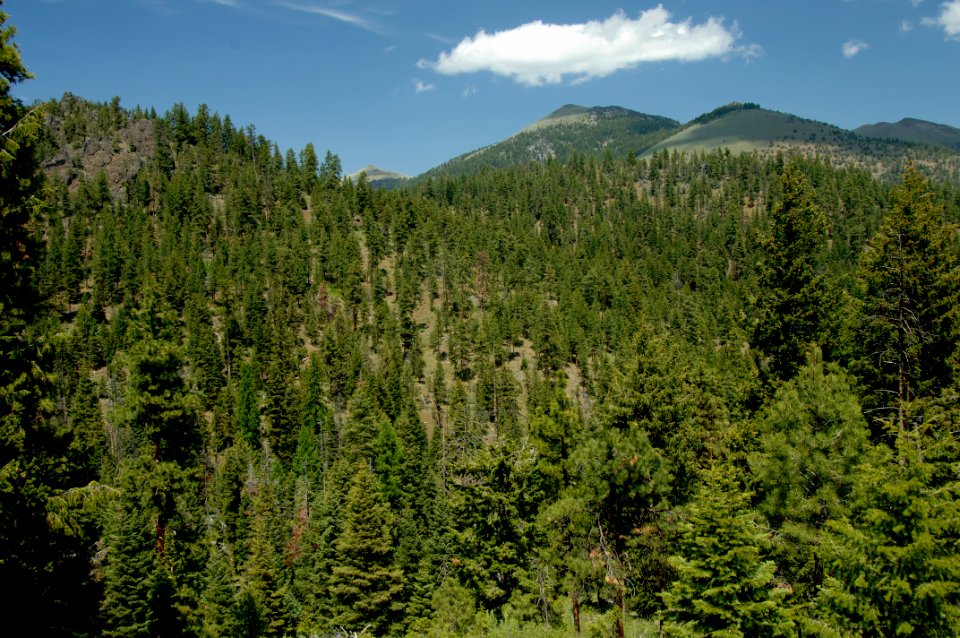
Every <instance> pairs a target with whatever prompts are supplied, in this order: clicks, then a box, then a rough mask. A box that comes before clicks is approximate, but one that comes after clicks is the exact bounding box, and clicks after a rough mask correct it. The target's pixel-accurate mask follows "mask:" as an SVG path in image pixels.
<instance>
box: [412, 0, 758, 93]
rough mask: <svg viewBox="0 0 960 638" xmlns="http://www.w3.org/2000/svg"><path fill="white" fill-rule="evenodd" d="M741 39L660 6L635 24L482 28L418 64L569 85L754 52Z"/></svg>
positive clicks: (620, 19) (718, 25)
mask: <svg viewBox="0 0 960 638" xmlns="http://www.w3.org/2000/svg"><path fill="white" fill-rule="evenodd" d="M739 37H740V32H739V29H738V28H737V26H736V24H734V25H733V26H732V27H730V28H727V27H726V26H725V25H724V24H723V20H722V19H720V18H714V17H711V18H708V19H707V21H706V22H704V23H702V24H691V21H690V19H687V20H684V21H682V22H671V21H670V13H669V12H668V11H667V10H666V9H664V8H663V6H662V5H661V6H658V7H656V8H654V9H650V10H648V11H644V12H642V13H641V14H640V16H639V17H638V18H637V19H636V20H631V19H630V18H628V17H627V16H626V15H625V14H624V13H623V12H622V11H618V12H617V13H614V14H613V15H612V16H610V17H609V18H607V19H606V20H603V21H596V20H592V21H590V22H586V23H583V24H546V23H544V22H541V21H539V20H537V21H535V22H529V23H527V24H523V25H520V26H519V27H516V28H513V29H508V30H506V31H497V32H496V33H492V34H491V33H487V32H486V31H483V30H482V29H481V30H480V31H478V32H477V34H476V35H475V36H473V37H472V38H470V37H467V38H464V39H463V40H462V41H461V42H460V43H459V44H458V45H457V46H456V47H454V48H453V49H452V50H451V51H449V52H447V51H444V52H442V53H440V56H439V57H438V58H437V60H436V61H435V62H431V61H427V60H421V61H420V63H419V66H420V67H421V68H432V69H433V70H435V71H437V72H438V73H443V74H446V75H455V74H459V73H475V72H478V71H490V72H491V73H495V74H497V75H503V76H506V77H511V78H513V79H514V81H516V82H518V83H520V84H526V85H530V86H538V85H542V84H557V83H560V82H563V81H564V78H565V77H566V76H572V77H573V79H574V81H585V80H588V79H591V78H596V77H604V76H607V75H610V74H611V73H613V72H615V71H619V70H621V69H627V68H631V67H634V66H636V65H638V64H641V63H643V62H662V61H667V60H678V61H683V62H693V61H698V60H705V59H707V58H714V57H721V56H728V55H731V54H737V55H744V56H747V57H749V56H751V55H756V54H757V52H758V51H759V47H737V46H735V43H736V41H737V39H738V38H739Z"/></svg>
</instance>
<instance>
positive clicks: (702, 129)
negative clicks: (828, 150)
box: [646, 104, 852, 155]
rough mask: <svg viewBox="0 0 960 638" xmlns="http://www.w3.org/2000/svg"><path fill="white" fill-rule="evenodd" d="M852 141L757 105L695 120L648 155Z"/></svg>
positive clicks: (727, 109) (843, 134)
mask: <svg viewBox="0 0 960 638" xmlns="http://www.w3.org/2000/svg"><path fill="white" fill-rule="evenodd" d="M851 138H852V135H851V134H850V132H849V131H845V130H843V129H841V128H838V127H836V126H832V125H830V124H824V123H822V122H815V121H813V120H807V119H803V118H800V117H797V116H795V115H790V114H788V113H779V112H777V111H769V110H767V109H762V108H759V107H757V106H756V105H739V104H733V105H727V106H725V107H720V108H719V109H717V110H716V111H713V112H711V113H708V114H706V115H703V116H700V117H699V118H697V119H695V120H693V121H692V122H691V123H690V124H688V125H687V126H686V127H684V128H683V130H681V131H678V132H677V133H675V134H674V135H672V136H670V137H668V138H667V139H665V140H663V141H662V142H660V143H659V144H657V145H655V146H653V147H652V148H651V149H649V150H648V151H647V153H646V154H648V155H649V154H652V153H654V152H656V151H659V150H664V149H668V150H677V151H687V152H691V151H708V150H712V149H715V148H720V147H726V148H729V149H730V150H731V151H732V152H735V153H740V152H749V151H755V150H762V149H769V148H771V147H781V148H783V147H794V146H804V145H818V146H824V145H826V146H835V147H842V146H843V145H845V144H849V143H850V141H851Z"/></svg>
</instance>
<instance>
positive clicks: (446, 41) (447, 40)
mask: <svg viewBox="0 0 960 638" xmlns="http://www.w3.org/2000/svg"><path fill="white" fill-rule="evenodd" d="M426 35H427V37H428V38H430V39H431V40H436V41H437V42H439V43H440V44H453V43H454V39H453V38H448V37H447V36H445V35H438V34H436V33H428V34H426Z"/></svg>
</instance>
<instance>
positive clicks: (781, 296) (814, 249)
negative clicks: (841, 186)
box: [752, 165, 826, 379]
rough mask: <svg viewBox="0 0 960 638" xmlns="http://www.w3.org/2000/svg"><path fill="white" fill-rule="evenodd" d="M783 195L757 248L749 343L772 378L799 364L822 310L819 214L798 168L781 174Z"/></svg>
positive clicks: (816, 337) (816, 333) (817, 333)
mask: <svg viewBox="0 0 960 638" xmlns="http://www.w3.org/2000/svg"><path fill="white" fill-rule="evenodd" d="M781 182H782V185H783V199H782V200H781V201H780V202H779V203H778V204H777V205H776V206H775V207H774V209H773V212H772V214H771V218H770V226H771V235H770V236H769V237H768V238H766V239H765V240H764V241H763V242H762V244H761V246H760V249H761V251H762V253H763V261H762V262H761V265H760V282H759V283H760V291H759V294H758V298H757V302H756V307H757V313H758V319H757V323H756V326H755V327H754V331H753V340H752V342H753V346H754V347H755V348H756V349H757V350H759V351H760V352H761V353H762V356H763V357H764V361H763V362H762V363H761V366H762V367H765V368H768V369H769V373H770V374H771V376H773V377H774V378H780V379H789V378H790V377H792V376H793V375H794V373H795V372H796V371H797V369H798V368H799V367H800V366H801V365H803V361H804V356H805V352H806V350H807V348H808V347H809V346H810V344H811V343H814V342H817V341H820V340H821V334H822V326H821V324H822V323H823V316H824V311H825V302H826V297H825V292H824V286H823V276H822V275H821V274H820V273H819V272H818V271H819V268H818V263H819V259H820V250H821V247H822V244H823V241H824V233H823V227H824V216H823V212H822V211H821V210H820V207H819V206H818V205H817V203H816V199H815V194H814V193H813V192H812V189H811V188H810V186H809V185H808V183H807V180H806V178H805V177H804V176H803V175H802V174H801V173H800V171H799V169H798V168H797V167H796V166H794V165H790V166H788V167H787V169H786V170H785V171H784V173H783V176H782V177H781Z"/></svg>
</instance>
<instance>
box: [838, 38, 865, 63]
mask: <svg viewBox="0 0 960 638" xmlns="http://www.w3.org/2000/svg"><path fill="white" fill-rule="evenodd" d="M869 48H870V45H869V44H867V43H866V42H864V41H863V40H847V41H846V42H844V43H843V57H845V58H848V59H849V58H852V57H853V56H855V55H856V54H858V53H860V52H861V51H863V50H864V49H869Z"/></svg>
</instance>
